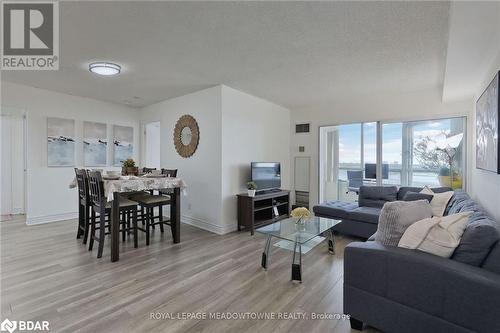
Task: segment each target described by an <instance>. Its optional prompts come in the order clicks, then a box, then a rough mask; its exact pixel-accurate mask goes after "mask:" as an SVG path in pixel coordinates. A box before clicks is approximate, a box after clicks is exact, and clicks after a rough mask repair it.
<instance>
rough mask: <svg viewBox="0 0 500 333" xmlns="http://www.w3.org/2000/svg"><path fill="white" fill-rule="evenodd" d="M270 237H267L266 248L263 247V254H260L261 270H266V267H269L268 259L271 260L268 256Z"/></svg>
mask: <svg viewBox="0 0 500 333" xmlns="http://www.w3.org/2000/svg"><path fill="white" fill-rule="evenodd" d="M271 237H272V236H271V235H267V240H266V246H265V247H264V252H262V263H261V265H262V268H264V269H265V270H267V267H268V266H269V259H270V258H271V255H270V247H271Z"/></svg>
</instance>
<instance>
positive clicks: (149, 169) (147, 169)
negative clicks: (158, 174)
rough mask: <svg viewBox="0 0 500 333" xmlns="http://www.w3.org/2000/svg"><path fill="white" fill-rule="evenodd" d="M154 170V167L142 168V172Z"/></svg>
mask: <svg viewBox="0 0 500 333" xmlns="http://www.w3.org/2000/svg"><path fill="white" fill-rule="evenodd" d="M154 170H156V168H142V173H144V174H146V173H151V171H154Z"/></svg>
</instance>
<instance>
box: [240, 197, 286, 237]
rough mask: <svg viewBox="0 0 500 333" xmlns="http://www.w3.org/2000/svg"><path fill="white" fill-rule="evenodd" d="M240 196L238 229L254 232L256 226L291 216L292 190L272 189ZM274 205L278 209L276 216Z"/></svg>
mask: <svg viewBox="0 0 500 333" xmlns="http://www.w3.org/2000/svg"><path fill="white" fill-rule="evenodd" d="M237 197H238V231H241V230H243V229H244V230H248V229H250V234H251V235H253V234H254V230H255V228H258V227H261V226H264V225H267V224H271V223H274V222H276V221H279V220H282V219H284V218H287V217H289V213H290V191H287V190H279V191H272V192H271V191H270V192H266V193H263V194H256V195H255V197H249V196H248V194H247V193H240V194H238V195H237ZM273 207H276V208H277V209H278V216H275V214H274V212H273V210H274V209H273Z"/></svg>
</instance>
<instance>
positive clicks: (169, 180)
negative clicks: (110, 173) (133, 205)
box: [69, 175, 187, 262]
mask: <svg viewBox="0 0 500 333" xmlns="http://www.w3.org/2000/svg"><path fill="white" fill-rule="evenodd" d="M103 185H104V195H105V196H106V199H107V201H108V202H111V214H110V228H111V230H110V233H111V241H110V243H111V261H112V262H116V261H118V260H120V247H119V243H120V213H119V212H120V204H119V198H120V195H123V194H125V193H130V192H136V191H151V190H165V189H171V191H172V193H170V194H169V195H170V224H171V226H172V234H173V242H174V243H180V241H181V226H180V223H181V221H180V220H181V216H180V214H181V192H183V193H184V194H186V188H187V185H186V183H185V182H184V181H183V180H182V179H181V178H177V177H163V176H155V177H148V176H147V175H146V176H120V177H114V179H111V178H107V177H105V176H103ZM76 186H77V184H76V178H75V179H74V180H73V181H72V182H71V183H70V185H69V187H70V188H75V187H76Z"/></svg>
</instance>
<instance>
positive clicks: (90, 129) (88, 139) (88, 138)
mask: <svg viewBox="0 0 500 333" xmlns="http://www.w3.org/2000/svg"><path fill="white" fill-rule="evenodd" d="M107 134H108V133H107V127H106V124H102V123H93V122H88V121H85V122H84V123H83V160H84V163H85V166H105V165H106V160H107V159H106V157H107V149H106V148H107V146H108V139H107V138H108V136H107Z"/></svg>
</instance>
